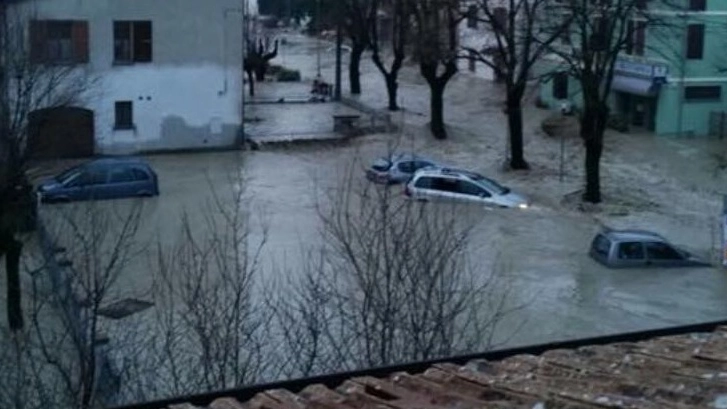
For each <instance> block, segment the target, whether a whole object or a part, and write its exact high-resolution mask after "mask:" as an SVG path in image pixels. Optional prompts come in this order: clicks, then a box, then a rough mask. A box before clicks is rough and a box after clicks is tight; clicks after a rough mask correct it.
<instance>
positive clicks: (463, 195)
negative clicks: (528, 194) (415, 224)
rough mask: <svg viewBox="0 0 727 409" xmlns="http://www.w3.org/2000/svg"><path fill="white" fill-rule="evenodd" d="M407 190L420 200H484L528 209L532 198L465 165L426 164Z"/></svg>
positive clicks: (496, 204)
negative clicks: (456, 167) (465, 168)
mask: <svg viewBox="0 0 727 409" xmlns="http://www.w3.org/2000/svg"><path fill="white" fill-rule="evenodd" d="M404 193H405V194H406V195H407V196H409V197H411V198H413V199H417V200H422V201H427V200H446V201H458V202H474V203H482V204H484V205H487V206H492V207H507V208H518V209H527V208H528V207H530V202H529V201H528V200H527V199H526V198H525V197H523V196H521V195H519V194H517V193H513V192H512V191H510V189H509V188H508V187H505V186H502V185H500V184H499V183H497V182H495V181H494V180H492V179H488V178H486V177H484V176H482V175H480V174H477V173H473V172H468V171H466V170H461V169H449V168H425V169H421V170H419V171H417V172H416V173H415V174H414V176H413V177H412V178H411V180H410V181H409V183H408V184H407V185H406V190H405V191H404Z"/></svg>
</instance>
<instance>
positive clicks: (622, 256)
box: [618, 241, 644, 260]
mask: <svg viewBox="0 0 727 409" xmlns="http://www.w3.org/2000/svg"><path fill="white" fill-rule="evenodd" d="M618 258H619V260H643V259H644V245H643V244H642V243H641V242H640V241H633V242H623V243H619V245H618Z"/></svg>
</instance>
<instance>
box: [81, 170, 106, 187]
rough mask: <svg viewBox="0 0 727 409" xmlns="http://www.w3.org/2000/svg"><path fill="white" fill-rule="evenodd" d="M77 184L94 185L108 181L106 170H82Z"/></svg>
mask: <svg viewBox="0 0 727 409" xmlns="http://www.w3.org/2000/svg"><path fill="white" fill-rule="evenodd" d="M76 180H77V181H78V182H77V184H76V185H75V186H93V185H103V184H104V183H106V172H104V171H103V170H101V169H86V170H84V171H83V172H81V175H80V177H78V179H76Z"/></svg>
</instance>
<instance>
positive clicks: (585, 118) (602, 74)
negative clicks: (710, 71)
mask: <svg viewBox="0 0 727 409" xmlns="http://www.w3.org/2000/svg"><path fill="white" fill-rule="evenodd" d="M562 3H563V4H562V7H563V11H564V13H565V14H566V15H568V20H569V25H570V27H569V29H570V32H571V33H572V37H573V49H564V48H560V47H551V50H552V51H553V52H554V53H555V54H556V55H558V56H559V57H560V58H561V60H562V61H563V63H564V64H565V65H566V66H567V70H568V72H569V74H570V75H571V76H572V77H574V78H575V79H576V80H577V81H578V83H579V84H580V88H581V93H582V95H583V110H582V112H581V113H580V135H581V138H582V139H583V143H584V145H585V151H586V152H585V172H586V175H585V176H586V177H585V191H584V193H583V200H584V201H586V202H591V203H599V202H600V201H601V173H600V163H601V155H602V153H603V139H604V133H605V131H606V126H607V123H608V119H609V116H610V108H609V98H610V96H611V90H612V87H611V86H612V83H613V78H614V73H615V70H616V62H617V60H618V58H619V56H620V54H621V53H625V52H626V51H627V50H628V48H629V47H630V45H631V41H632V38H633V35H634V32H635V30H637V29H640V30H645V29H647V27H651V28H653V27H659V28H660V30H662V31H668V30H670V29H671V24H670V23H669V22H668V21H667V20H665V19H664V18H662V17H660V15H659V14H658V13H650V12H649V10H648V8H647V7H646V3H645V2H644V1H640V0H613V1H609V2H597V3H594V2H593V1H589V0H569V1H566V2H562ZM676 4H677V3H676V2H675V3H672V2H671V1H668V0H665V1H662V2H660V4H659V7H664V8H667V9H672V11H673V8H674V7H677V6H676ZM635 18H638V19H639V21H641V27H635V26H634V25H633V24H629V23H630V22H631V21H632V20H633V19H635ZM682 58H683V57H682Z"/></svg>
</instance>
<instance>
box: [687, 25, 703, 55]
mask: <svg viewBox="0 0 727 409" xmlns="http://www.w3.org/2000/svg"><path fill="white" fill-rule="evenodd" d="M703 54H704V24H690V25H689V26H688V27H687V58H688V59H690V60H701V59H702V55H703Z"/></svg>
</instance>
